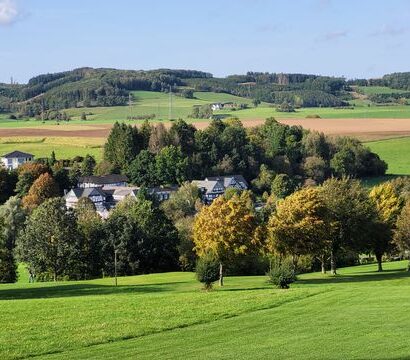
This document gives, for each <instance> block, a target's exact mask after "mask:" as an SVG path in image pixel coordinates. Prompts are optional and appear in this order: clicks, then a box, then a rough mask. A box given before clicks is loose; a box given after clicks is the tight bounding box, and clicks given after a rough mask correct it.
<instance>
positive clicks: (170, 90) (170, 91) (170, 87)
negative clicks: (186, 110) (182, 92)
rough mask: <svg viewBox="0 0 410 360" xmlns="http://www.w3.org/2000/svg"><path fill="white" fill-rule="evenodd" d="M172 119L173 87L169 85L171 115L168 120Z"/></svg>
mask: <svg viewBox="0 0 410 360" xmlns="http://www.w3.org/2000/svg"><path fill="white" fill-rule="evenodd" d="M171 119H172V86H171V85H169V114H168V120H171Z"/></svg>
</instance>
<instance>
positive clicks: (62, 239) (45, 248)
mask: <svg viewBox="0 0 410 360" xmlns="http://www.w3.org/2000/svg"><path fill="white" fill-rule="evenodd" d="M80 237H81V234H80V233H79V231H78V229H77V223H76V219H75V216H74V213H73V212H72V211H68V210H67V209H66V207H65V204H64V201H63V200H62V199H60V198H53V199H48V200H46V201H45V202H44V203H43V204H41V205H40V206H39V207H37V208H36V209H34V210H33V212H32V214H31V215H30V218H29V219H28V221H27V224H26V228H25V229H24V231H23V233H22V235H21V236H20V237H19V238H18V241H17V252H18V254H19V259H20V260H21V261H24V262H26V263H27V264H28V266H30V268H32V269H33V270H34V271H35V273H36V275H40V276H45V277H47V275H51V276H52V278H53V279H54V281H56V280H57V279H59V278H61V277H64V276H68V277H70V278H81V274H80V273H79V271H80V270H79V269H80V268H81V263H80V259H81V256H80V255H81V251H80V246H79V243H80V241H79V240H80Z"/></svg>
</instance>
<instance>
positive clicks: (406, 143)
mask: <svg viewBox="0 0 410 360" xmlns="http://www.w3.org/2000/svg"><path fill="white" fill-rule="evenodd" d="M366 145H367V146H368V147H370V149H371V150H372V151H374V152H375V153H376V154H378V155H379V156H380V157H381V158H382V159H383V160H384V161H386V162H387V164H388V165H389V167H388V169H387V173H388V174H395V175H410V137H406V138H399V139H390V140H382V141H374V142H369V143H366Z"/></svg>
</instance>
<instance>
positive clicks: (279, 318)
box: [0, 262, 410, 359]
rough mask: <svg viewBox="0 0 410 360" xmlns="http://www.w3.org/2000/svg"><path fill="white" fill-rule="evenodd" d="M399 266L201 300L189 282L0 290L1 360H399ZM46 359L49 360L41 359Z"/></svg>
mask: <svg viewBox="0 0 410 360" xmlns="http://www.w3.org/2000/svg"><path fill="white" fill-rule="evenodd" d="M406 265H407V263H405V262H396V263H386V264H384V266H385V270H386V271H385V272H384V273H377V272H375V270H376V266H375V265H365V266H359V267H352V268H345V269H341V270H340V275H338V276H337V277H331V276H328V275H322V274H318V273H314V274H305V275H302V276H300V280H299V281H298V282H297V283H296V284H295V285H294V286H293V287H292V288H291V289H290V290H278V289H273V288H272V287H271V286H270V285H269V284H267V283H266V278H265V277H263V276H256V277H229V278H227V279H226V286H225V287H224V288H222V289H219V288H216V289H215V291H211V292H204V291H201V290H200V285H199V284H198V283H197V282H196V281H195V280H194V276H193V274H192V273H168V274H152V275H143V276H133V277H124V278H120V279H119V286H118V287H117V288H115V287H113V286H112V284H113V281H112V279H107V278H106V279H100V280H92V281H83V282H61V283H57V284H53V283H43V284H42V283H36V284H27V279H26V277H27V275H26V274H24V275H22V276H21V278H20V281H19V283H17V284H14V285H1V286H0V303H1V309H2V326H1V328H0V358H1V359H15V358H26V357H30V356H39V358H46V359H67V358H70V359H101V358H104V359H114V358H115V359H136V358H137V359H154V358H155V359H180V358H181V357H183V358H186V359H201V358H210V359H215V358H218V359H222V358H223V359H245V358H246V359H251V358H252V359H266V358H282V359H285V358H287V359H347V358H349V359H399V358H400V359H401V358H403V359H404V358H406V356H408V354H409V351H410V345H408V336H407V329H408V328H409V326H410V313H409V312H408V310H407V309H408V307H409V306H410V297H409V296H408V293H409V291H410V277H409V276H410V274H409V273H407V272H406V271H404V269H405V267H406ZM47 354H48V355H47Z"/></svg>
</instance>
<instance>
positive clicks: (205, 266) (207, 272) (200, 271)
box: [196, 255, 219, 290]
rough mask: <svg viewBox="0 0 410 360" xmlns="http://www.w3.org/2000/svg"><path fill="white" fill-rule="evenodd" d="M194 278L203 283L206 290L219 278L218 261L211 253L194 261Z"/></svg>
mask: <svg viewBox="0 0 410 360" xmlns="http://www.w3.org/2000/svg"><path fill="white" fill-rule="evenodd" d="M196 278H197V279H198V281H199V282H201V283H203V284H204V288H205V289H206V290H210V289H212V284H213V283H214V282H215V281H217V280H218V279H219V262H218V261H217V260H216V259H215V258H214V257H213V256H211V255H206V256H203V257H201V258H199V259H198V261H197V263H196Z"/></svg>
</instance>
